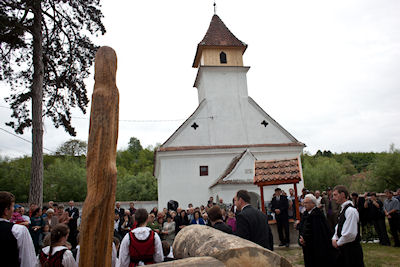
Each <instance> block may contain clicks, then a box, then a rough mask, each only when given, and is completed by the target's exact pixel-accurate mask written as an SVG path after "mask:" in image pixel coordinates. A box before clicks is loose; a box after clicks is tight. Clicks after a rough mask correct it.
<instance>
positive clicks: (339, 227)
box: [336, 203, 361, 243]
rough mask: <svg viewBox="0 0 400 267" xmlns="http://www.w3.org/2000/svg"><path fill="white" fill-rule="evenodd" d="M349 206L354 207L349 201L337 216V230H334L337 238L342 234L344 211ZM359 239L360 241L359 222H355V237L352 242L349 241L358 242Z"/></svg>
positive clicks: (344, 218) (344, 219)
mask: <svg viewBox="0 0 400 267" xmlns="http://www.w3.org/2000/svg"><path fill="white" fill-rule="evenodd" d="M349 207H352V208H354V207H353V205H352V204H350V203H349V204H347V205H346V206H345V207H344V208H343V210H342V211H341V212H340V214H339V216H338V227H337V232H336V234H337V236H338V237H339V238H340V237H341V236H342V229H343V224H344V222H345V221H346V216H345V213H346V210H347V209H348V208H349ZM360 241H361V237H360V223H358V224H357V236H356V239H355V240H354V241H353V242H350V243H354V242H356V243H359V242H360Z"/></svg>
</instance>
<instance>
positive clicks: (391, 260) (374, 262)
mask: <svg viewBox="0 0 400 267" xmlns="http://www.w3.org/2000/svg"><path fill="white" fill-rule="evenodd" d="M362 247H363V253H364V263H365V266H366V267H379V266H382V267H389V266H390V267H391V266H393V267H394V266H400V248H395V247H387V246H381V245H379V244H362ZM275 252H276V253H278V254H279V255H281V256H283V257H285V258H286V259H288V260H289V261H290V262H291V263H292V264H293V266H296V267H297V266H304V260H303V251H302V250H301V248H299V247H297V248H278V249H276V250H275Z"/></svg>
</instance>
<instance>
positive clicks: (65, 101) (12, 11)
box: [0, 0, 105, 205]
mask: <svg viewBox="0 0 400 267" xmlns="http://www.w3.org/2000/svg"><path fill="white" fill-rule="evenodd" d="M102 18H103V14H102V12H101V10H100V0H76V1H67V0H63V1H60V0H58V1H57V0H42V1H40V0H2V1H0V81H5V82H7V83H8V85H9V86H10V89H11V90H12V93H11V95H10V96H9V97H7V98H6V101H7V102H8V103H9V105H10V107H11V109H12V110H13V112H12V115H11V117H12V120H11V121H10V122H8V123H7V125H8V126H10V127H12V128H13V129H14V131H15V132H16V133H19V134H22V133H23V132H24V130H25V129H26V128H28V127H32V168H31V184H30V192H29V203H35V204H39V205H41V204H42V199H43V117H48V118H51V120H52V121H53V123H54V125H55V127H57V128H58V127H60V126H62V127H63V128H64V129H65V131H66V132H67V133H69V134H70V135H71V136H75V135H76V132H75V129H74V127H73V126H72V124H71V108H75V107H79V109H80V110H81V111H82V112H83V113H85V112H86V107H87V105H88V102H89V99H88V97H87V94H86V86H85V84H84V79H85V78H87V77H88V76H89V67H90V66H91V65H92V63H93V60H94V56H95V52H96V50H97V46H95V45H94V44H93V43H92V42H91V40H90V39H89V36H90V35H93V34H97V33H101V34H104V33H105V27H104V25H103V23H102V22H101V19H102ZM29 104H31V108H29Z"/></svg>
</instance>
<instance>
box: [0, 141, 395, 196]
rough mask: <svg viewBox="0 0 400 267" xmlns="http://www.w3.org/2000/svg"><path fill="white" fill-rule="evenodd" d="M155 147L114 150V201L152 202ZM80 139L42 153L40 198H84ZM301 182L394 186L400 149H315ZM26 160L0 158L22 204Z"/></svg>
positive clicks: (4, 178)
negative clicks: (339, 151) (55, 151)
mask: <svg viewBox="0 0 400 267" xmlns="http://www.w3.org/2000/svg"><path fill="white" fill-rule="evenodd" d="M155 150H156V147H147V148H143V147H142V146H141V144H140V141H139V140H138V139H137V138H135V137H132V138H131V139H130V141H129V144H128V148H127V149H125V150H119V151H118V153H117V169H118V176H117V195H116V198H117V200H119V201H130V200H138V201H139V200H157V180H156V179H155V178H154V176H153V166H154V151H155ZM85 151H86V143H84V142H82V141H79V140H70V141H67V142H65V143H64V144H62V145H61V146H60V147H59V149H58V150H57V153H56V154H55V155H45V156H44V185H43V189H44V190H43V199H44V201H45V202H47V201H49V200H53V201H59V202H64V201H69V200H71V199H73V200H75V201H84V200H85V196H86V156H85ZM301 161H302V167H303V177H304V183H305V186H306V188H307V189H309V190H317V189H318V190H325V189H326V188H327V187H328V186H330V187H334V186H335V185H338V184H344V185H346V186H348V187H349V189H350V191H355V192H359V193H363V192H366V191H375V192H383V190H384V189H385V188H389V189H392V190H396V189H397V188H399V187H400V151H399V150H398V149H395V147H394V145H392V146H391V148H390V150H389V152H381V153H374V152H369V153H360V152H354V153H353V152H351V153H349V152H347V153H340V154H336V153H332V152H330V151H323V152H322V151H318V152H317V153H316V154H315V155H310V154H308V153H306V154H304V155H303V156H302V158H301ZM30 168H31V158H30V157H23V158H17V159H7V158H0V188H1V190H2V191H3V190H4V191H9V192H12V193H13V194H14V195H15V196H16V199H17V202H27V201H28V194H29V181H30Z"/></svg>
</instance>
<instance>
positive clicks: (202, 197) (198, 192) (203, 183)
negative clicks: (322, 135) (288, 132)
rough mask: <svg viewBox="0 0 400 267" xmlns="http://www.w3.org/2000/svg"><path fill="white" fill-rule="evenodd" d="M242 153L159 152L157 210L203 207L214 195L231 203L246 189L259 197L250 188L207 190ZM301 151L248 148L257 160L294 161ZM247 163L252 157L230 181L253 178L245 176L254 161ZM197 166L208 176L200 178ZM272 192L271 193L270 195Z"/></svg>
mask: <svg viewBox="0 0 400 267" xmlns="http://www.w3.org/2000/svg"><path fill="white" fill-rule="evenodd" d="M244 150H246V148H242V149H239V148H237V149H236V148H235V149H214V150H191V151H173V152H172V151H171V152H158V153H157V164H158V170H157V173H156V177H157V179H158V206H159V208H163V207H166V206H167V202H168V201H169V200H171V199H173V200H176V201H178V202H179V206H180V207H187V205H188V204H189V203H193V205H195V206H200V205H205V204H207V200H208V198H209V197H210V196H213V197H214V199H216V196H217V194H218V196H219V197H222V198H223V199H224V200H225V199H226V201H227V202H230V201H231V200H232V198H233V196H234V194H235V193H236V192H237V191H238V190H239V189H247V190H250V191H252V192H255V193H257V194H259V193H260V191H259V188H258V187H257V186H255V185H252V184H250V185H247V184H246V185H243V184H241V185H217V186H215V187H213V188H211V189H210V188H209V187H210V185H211V184H213V183H214V182H215V181H216V180H217V179H218V178H219V177H221V175H222V174H223V173H224V172H225V170H226V168H227V167H228V165H229V164H230V163H231V161H232V159H233V158H234V157H236V156H238V155H240V154H241V153H242V152H243V151H244ZM301 150H302V147H264V148H260V147H257V148H249V151H251V152H252V153H253V154H254V155H256V157H257V159H259V160H260V159H261V160H263V159H265V160H267V159H289V158H296V157H298V156H299V155H300V153H301ZM250 159H251V157H245V158H244V160H243V161H241V162H240V164H238V165H239V166H238V168H236V169H235V171H234V172H233V173H232V176H231V177H234V178H235V179H240V177H243V179H249V178H250V177H254V174H252V175H249V174H246V173H245V170H246V169H250V168H252V169H253V170H254V161H252V160H250ZM200 166H208V176H200V171H199V167H200ZM273 188H275V187H273ZM273 188H272V189H271V190H272V191H271V192H273ZM282 188H285V186H282ZM301 188H303V183H302V182H301V183H300V184H299V186H298V189H299V190H301ZM268 190H269V189H267V188H266V189H265V190H264V192H265V194H266V199H267V196H268V195H267V193H268V194H269V191H268ZM287 192H288V191H287ZM271 196H272V194H271ZM268 197H269V196H268Z"/></svg>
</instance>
